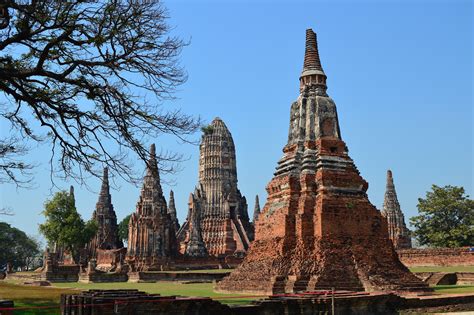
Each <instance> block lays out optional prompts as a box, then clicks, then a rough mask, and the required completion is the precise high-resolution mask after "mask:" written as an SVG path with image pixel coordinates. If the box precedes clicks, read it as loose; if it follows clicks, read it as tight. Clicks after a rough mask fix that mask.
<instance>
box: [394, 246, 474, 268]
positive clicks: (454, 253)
mask: <svg viewBox="0 0 474 315" xmlns="http://www.w3.org/2000/svg"><path fill="white" fill-rule="evenodd" d="M397 253H398V257H399V258H400V261H401V262H402V263H403V264H404V265H405V266H407V267H416V266H474V250H473V249H472V248H469V247H462V248H426V249H403V250H398V251H397Z"/></svg>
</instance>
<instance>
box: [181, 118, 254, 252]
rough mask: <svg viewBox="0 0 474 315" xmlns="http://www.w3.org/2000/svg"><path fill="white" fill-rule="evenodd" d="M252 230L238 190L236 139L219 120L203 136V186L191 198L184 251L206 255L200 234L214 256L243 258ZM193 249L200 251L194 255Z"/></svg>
mask: <svg viewBox="0 0 474 315" xmlns="http://www.w3.org/2000/svg"><path fill="white" fill-rule="evenodd" d="M191 221H192V222H193V223H194V224H191ZM193 229H196V230H197V231H192V230H193ZM252 230H253V228H252V225H251V223H250V220H249V215H248V212H247V201H246V199H245V197H244V196H242V194H241V193H240V191H239V189H238V187H237V166H236V157H235V146H234V140H233V139H232V135H231V133H230V131H229V129H228V128H227V126H226V125H225V124H224V122H223V121H222V120H221V119H220V118H215V119H214V120H213V121H212V123H211V124H210V125H209V126H208V127H206V128H205V129H204V134H203V136H202V140H201V144H200V158H199V183H198V185H197V187H196V190H195V192H194V193H193V194H191V196H190V202H189V214H188V219H187V220H186V222H185V223H184V224H183V226H182V227H181V229H180V230H179V232H178V235H177V237H178V241H179V242H180V251H181V252H182V253H185V254H187V255H191V256H202V255H203V253H204V252H203V250H202V248H201V247H200V246H195V245H196V244H197V243H196V242H198V243H199V241H198V239H199V236H198V234H200V235H201V237H202V239H203V241H204V244H205V246H206V251H207V253H208V254H209V255H210V256H216V257H223V256H229V255H235V256H243V255H244V254H245V252H246V251H247V249H248V248H249V246H250V242H251V240H252V239H251V236H252V235H253V231H252ZM193 235H194V236H193ZM191 236H193V237H194V241H193V242H190V241H191ZM190 244H193V246H191V247H190ZM193 249H196V250H197V251H198V252H196V253H193Z"/></svg>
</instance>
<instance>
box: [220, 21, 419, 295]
mask: <svg viewBox="0 0 474 315" xmlns="http://www.w3.org/2000/svg"><path fill="white" fill-rule="evenodd" d="M326 89H327V87H326V75H325V74H324V71H323V69H322V67H321V63H320V61H319V54H318V48H317V42H316V34H315V33H314V32H313V31H312V30H311V29H309V30H307V31H306V53H305V60H304V67H303V72H302V74H301V77H300V95H299V97H298V99H297V100H296V102H294V103H293V104H292V106H291V112H290V115H291V116H290V129H289V137H288V143H287V145H286V146H285V147H284V149H283V152H284V156H283V158H282V159H281V160H280V161H279V163H278V167H277V169H276V172H275V175H274V178H273V179H272V180H271V182H270V183H269V184H268V186H267V192H268V199H267V202H266V204H265V206H264V208H263V209H262V213H261V214H260V216H259V219H258V221H257V223H256V231H255V240H254V242H253V243H252V245H251V247H250V249H249V251H248V252H247V255H246V257H245V259H244V261H243V263H242V264H241V265H240V266H239V267H237V269H236V270H234V271H233V272H232V273H231V274H230V275H229V276H228V277H226V278H224V279H223V280H222V281H221V282H219V283H218V284H217V290H218V291H220V292H253V293H264V294H271V293H282V292H302V291H314V290H318V289H330V288H336V289H337V290H352V291H360V290H366V291H374V290H408V289H409V290H412V289H417V290H418V289H425V288H426V285H424V284H423V283H422V282H421V280H419V279H418V278H416V277H415V276H414V275H413V274H412V273H410V271H409V270H408V269H407V268H406V267H405V266H404V265H403V264H402V263H401V262H400V261H399V259H398V256H397V253H396V252H395V250H394V248H393V246H392V245H391V242H390V239H389V237H388V232H387V225H386V221H385V220H384V219H383V218H382V216H381V214H380V212H379V211H378V210H377V209H376V208H375V207H374V206H373V205H372V204H371V203H370V202H369V200H368V197H367V194H366V191H367V188H368V184H367V182H366V181H365V180H364V179H363V178H362V177H361V176H360V175H359V172H358V170H357V168H356V166H355V165H354V163H353V161H352V159H351V158H350V157H349V155H348V149H347V147H346V144H345V143H344V142H343V141H342V139H341V133H340V129H339V122H338V116H337V112H336V105H335V103H334V101H333V100H332V99H331V98H330V97H329V96H328V95H327V94H326Z"/></svg>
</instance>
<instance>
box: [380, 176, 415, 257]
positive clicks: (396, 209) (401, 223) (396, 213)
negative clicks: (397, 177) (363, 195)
mask: <svg viewBox="0 0 474 315" xmlns="http://www.w3.org/2000/svg"><path fill="white" fill-rule="evenodd" d="M382 215H383V216H384V217H385V218H386V219H387V223H388V235H389V237H390V239H391V240H392V243H393V246H394V247H395V249H407V248H411V237H410V230H408V228H407V226H406V225H405V216H404V215H403V212H402V210H401V209H400V203H399V202H398V198H397V192H396V191H395V185H394V184H393V176H392V171H390V170H388V171H387V188H386V190H385V198H384V201H383V210H382Z"/></svg>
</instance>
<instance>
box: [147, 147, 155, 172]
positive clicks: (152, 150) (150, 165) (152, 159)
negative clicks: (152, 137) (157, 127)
mask: <svg viewBox="0 0 474 315" xmlns="http://www.w3.org/2000/svg"><path fill="white" fill-rule="evenodd" d="M153 172H156V173H158V162H157V161H156V148H155V144H154V143H152V144H151V145H150V157H149V158H148V165H147V174H150V173H153Z"/></svg>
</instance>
